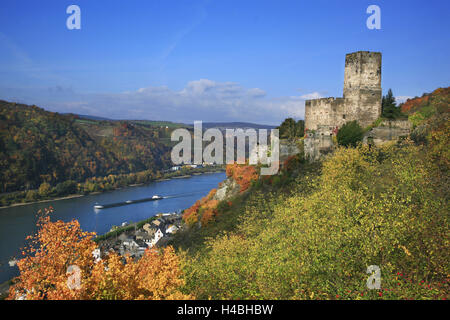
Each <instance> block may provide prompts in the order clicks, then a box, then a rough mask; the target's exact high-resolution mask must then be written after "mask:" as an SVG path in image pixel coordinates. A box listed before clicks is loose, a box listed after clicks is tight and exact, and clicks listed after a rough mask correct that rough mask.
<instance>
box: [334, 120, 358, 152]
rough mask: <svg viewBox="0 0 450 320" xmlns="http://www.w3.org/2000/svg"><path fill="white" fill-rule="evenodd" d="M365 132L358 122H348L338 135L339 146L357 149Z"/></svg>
mask: <svg viewBox="0 0 450 320" xmlns="http://www.w3.org/2000/svg"><path fill="white" fill-rule="evenodd" d="M363 135H364V130H363V129H362V128H361V126H360V125H359V124H358V122H356V121H351V122H347V123H346V124H344V125H343V126H342V128H340V129H339V131H338V133H337V141H338V144H339V145H341V146H344V147H356V144H357V143H358V142H359V141H361V140H362V138H363Z"/></svg>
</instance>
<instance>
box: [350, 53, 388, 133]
mask: <svg viewBox="0 0 450 320" xmlns="http://www.w3.org/2000/svg"><path fill="white" fill-rule="evenodd" d="M381 96H382V92H381V53H380V52H369V51H358V52H354V53H349V54H347V55H346V57H345V77H344V99H345V100H346V101H345V112H346V114H345V115H344V117H345V120H346V121H345V122H347V121H352V120H357V121H358V122H359V124H360V125H361V127H363V128H364V127H367V126H368V125H370V124H371V123H373V122H374V121H375V120H377V119H378V118H379V116H380V115H381Z"/></svg>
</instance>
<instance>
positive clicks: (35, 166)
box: [0, 100, 274, 193]
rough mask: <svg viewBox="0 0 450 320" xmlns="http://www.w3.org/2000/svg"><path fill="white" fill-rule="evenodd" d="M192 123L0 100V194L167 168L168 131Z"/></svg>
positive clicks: (241, 125) (241, 124)
mask: <svg viewBox="0 0 450 320" xmlns="http://www.w3.org/2000/svg"><path fill="white" fill-rule="evenodd" d="M212 127H216V128H219V129H220V130H222V131H224V129H226V128H230V129H235V128H243V129H248V128H254V129H272V128H274V127H273V126H267V125H259V124H254V123H246V122H206V123H203V129H204V130H206V129H208V128H212ZM176 128H187V129H189V130H192V129H193V125H192V124H183V123H175V122H171V121H154V120H112V119H108V118H104V117H99V116H90V115H82V114H60V113H57V112H49V111H46V110H44V109H42V108H39V107H37V106H34V105H33V106H29V105H25V104H18V103H13V102H7V101H2V100H0V163H1V167H2V169H1V171H0V193H4V192H13V191H20V190H29V189H36V188H38V187H39V186H40V185H41V184H42V183H43V182H48V183H50V184H51V185H56V184H58V183H61V182H64V181H68V180H72V181H76V182H83V181H85V180H86V179H87V178H91V177H101V176H107V175H110V174H128V173H136V172H140V171H144V170H151V171H153V172H154V173H155V174H156V172H158V171H160V170H164V169H166V168H168V167H170V166H171V160H170V151H171V146H172V145H173V144H174V143H173V142H171V141H170V136H171V133H172V131H173V130H174V129H176Z"/></svg>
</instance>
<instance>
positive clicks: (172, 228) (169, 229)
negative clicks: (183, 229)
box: [166, 224, 178, 234]
mask: <svg viewBox="0 0 450 320" xmlns="http://www.w3.org/2000/svg"><path fill="white" fill-rule="evenodd" d="M177 231H178V227H177V226H176V225H174V224H171V225H170V226H168V227H167V229H166V233H171V234H174V233H175V232H177Z"/></svg>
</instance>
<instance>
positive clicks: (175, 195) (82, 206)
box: [0, 172, 225, 283]
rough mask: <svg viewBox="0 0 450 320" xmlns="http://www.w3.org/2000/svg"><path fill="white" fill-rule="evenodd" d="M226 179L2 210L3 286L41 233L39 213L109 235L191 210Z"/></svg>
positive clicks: (202, 178) (189, 180)
mask: <svg viewBox="0 0 450 320" xmlns="http://www.w3.org/2000/svg"><path fill="white" fill-rule="evenodd" d="M224 179H225V173H223V172H220V173H205V174H202V175H196V176H191V177H186V178H182V179H171V180H165V181H157V182H153V183H150V184H148V185H143V186H135V187H127V188H123V189H120V190H115V191H111V192H105V193H101V194H91V195H87V196H83V197H78V198H71V199H65V200H58V201H49V202H43V203H34V204H30V205H24V206H16V207H9V208H2V209H0V283H2V282H4V281H6V280H9V279H11V278H13V277H14V276H17V275H18V269H17V267H16V266H14V267H10V264H9V262H10V261H12V260H14V258H20V255H19V254H20V249H21V248H22V247H23V246H24V245H25V244H26V242H25V238H26V237H27V236H28V235H31V234H34V233H35V232H36V231H37V227H36V221H37V217H36V213H37V212H38V210H40V209H44V208H48V207H49V206H52V207H53V208H54V209H55V211H54V213H52V216H51V217H52V218H51V219H52V221H56V220H62V221H70V220H73V219H76V220H78V221H79V222H80V225H81V228H82V229H83V230H85V231H95V232H96V233H97V234H98V235H101V234H104V233H106V232H108V231H109V230H110V229H111V227H112V226H120V225H122V224H123V223H124V222H126V223H132V222H138V221H141V220H144V219H148V218H150V217H152V216H155V215H157V214H158V213H167V212H178V211H180V210H184V209H186V208H189V207H190V206H191V205H193V204H194V203H195V201H197V200H199V199H200V198H202V197H204V196H205V195H207V194H208V192H209V191H210V190H211V189H213V188H216V187H217V185H218V184H219V182H221V181H223V180H224ZM153 195H159V196H162V197H164V199H162V200H157V201H150V202H141V203H136V204H130V205H126V206H120V207H113V208H108V209H103V210H96V209H94V205H96V204H108V203H116V202H122V201H123V202H125V201H128V200H137V199H143V198H148V197H152V196H153Z"/></svg>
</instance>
